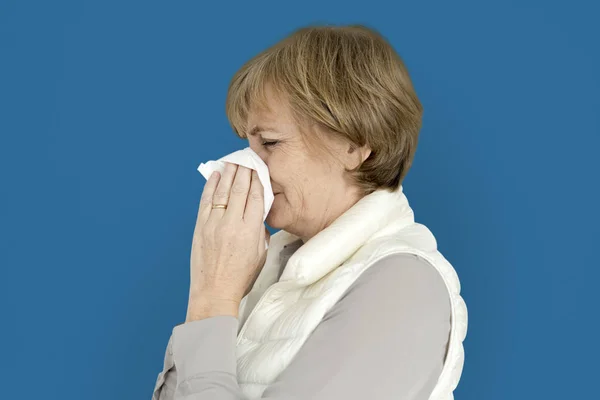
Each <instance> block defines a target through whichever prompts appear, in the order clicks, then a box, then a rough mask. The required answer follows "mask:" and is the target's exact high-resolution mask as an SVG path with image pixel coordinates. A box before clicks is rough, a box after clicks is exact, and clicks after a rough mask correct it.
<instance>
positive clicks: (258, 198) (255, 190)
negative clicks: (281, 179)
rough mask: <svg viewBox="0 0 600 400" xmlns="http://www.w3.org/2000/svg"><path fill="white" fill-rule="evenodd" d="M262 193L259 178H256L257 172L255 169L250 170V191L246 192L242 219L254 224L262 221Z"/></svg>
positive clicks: (263, 210)
mask: <svg viewBox="0 0 600 400" xmlns="http://www.w3.org/2000/svg"><path fill="white" fill-rule="evenodd" d="M264 193H265V192H264V188H263V185H262V183H261V182H260V179H258V174H257V173H256V171H255V170H252V179H251V181H250V192H249V193H248V201H247V202H246V210H245V212H244V221H246V222H248V223H256V224H259V223H261V222H262V218H263V214H264V212H265V200H264Z"/></svg>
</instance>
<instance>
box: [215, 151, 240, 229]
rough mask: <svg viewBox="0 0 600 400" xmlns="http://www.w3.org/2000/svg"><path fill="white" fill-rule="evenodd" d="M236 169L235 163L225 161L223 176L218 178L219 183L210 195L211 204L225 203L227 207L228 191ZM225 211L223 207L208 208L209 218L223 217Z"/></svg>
mask: <svg viewBox="0 0 600 400" xmlns="http://www.w3.org/2000/svg"><path fill="white" fill-rule="evenodd" d="M236 171H237V164H233V163H229V162H228V163H225V170H224V171H223V176H221V179H220V180H219V184H218V185H217V188H216V189H215V192H214V193H213V196H212V204H213V205H217V204H226V205H227V207H229V204H228V203H229V192H230V191H231V185H232V184H233V179H234V178H235V173H236ZM225 212H227V210H226V209H224V208H212V207H211V210H210V215H209V218H217V219H221V218H223V215H225Z"/></svg>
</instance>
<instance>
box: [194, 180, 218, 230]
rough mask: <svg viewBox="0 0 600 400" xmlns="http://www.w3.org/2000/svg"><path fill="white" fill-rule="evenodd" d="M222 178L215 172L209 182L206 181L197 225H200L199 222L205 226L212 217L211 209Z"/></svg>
mask: <svg viewBox="0 0 600 400" xmlns="http://www.w3.org/2000/svg"><path fill="white" fill-rule="evenodd" d="M220 178H221V174H220V173H219V171H214V172H213V173H212V174H211V175H210V177H209V178H208V181H206V184H205V185H204V189H203V191H202V196H201V197H200V208H199V210H198V217H197V218H196V225H198V222H200V223H201V225H204V223H205V222H206V220H207V219H208V216H209V215H210V209H211V207H212V202H213V194H214V193H215V190H216V189H217V184H218V183H219V179H220Z"/></svg>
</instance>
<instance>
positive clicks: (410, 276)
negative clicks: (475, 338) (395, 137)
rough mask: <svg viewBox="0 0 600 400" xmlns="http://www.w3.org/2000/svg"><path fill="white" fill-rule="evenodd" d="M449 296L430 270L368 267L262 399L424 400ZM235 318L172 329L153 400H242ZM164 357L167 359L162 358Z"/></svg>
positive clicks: (443, 338) (439, 357)
mask: <svg viewBox="0 0 600 400" xmlns="http://www.w3.org/2000/svg"><path fill="white" fill-rule="evenodd" d="M450 315H451V314H450V298H449V294H448V291H447V289H446V286H445V283H444V281H443V279H442V277H441V275H440V274H439V272H437V270H435V268H434V267H433V266H432V265H430V264H429V263H428V262H426V261H425V260H423V259H421V258H419V257H418V256H415V255H407V254H401V255H400V254H396V255H390V256H388V257H385V258H384V259H382V260H380V261H378V262H377V263H376V264H374V265H372V266H371V267H369V268H368V269H367V270H366V271H365V272H363V273H362V275H361V276H360V277H359V278H358V279H357V280H356V281H355V282H353V284H352V285H351V286H350V287H349V288H348V289H347V290H346V292H345V293H344V295H343V296H342V297H341V298H340V299H339V301H338V302H337V303H336V304H335V305H334V306H333V307H332V308H331V309H330V310H329V311H328V312H327V313H326V314H325V316H324V317H323V319H322V321H321V322H320V323H319V325H318V326H317V327H316V328H315V330H314V331H313V332H312V334H311V335H310V336H309V337H308V339H307V340H306V342H305V343H304V345H303V346H302V348H301V349H300V350H299V351H298V353H297V354H296V356H295V357H294V358H293V360H292V361H291V363H290V364H289V365H288V367H287V368H286V369H285V370H284V371H283V372H282V373H281V374H280V375H279V376H278V378H277V379H276V380H275V381H274V382H273V383H272V384H271V385H270V386H269V387H267V388H266V389H265V391H264V393H263V396H262V398H263V399H268V400H292V399H294V400H308V399H311V400H325V399H327V400H330V399H346V400H358V399H360V400H363V399H365V398H377V399H382V400H385V399H403V400H427V399H428V398H429V395H430V394H431V392H432V391H433V388H434V387H435V385H436V383H437V379H438V377H439V375H440V372H441V370H442V366H443V363H444V359H445V355H446V350H447V345H448V339H449V334H450V323H451V321H450ZM237 331H238V319H237V318H235V317H232V316H217V317H211V318H207V319H203V320H199V321H193V322H189V323H185V324H181V325H178V326H176V327H175V328H174V329H173V334H172V336H171V338H170V340H169V345H168V348H167V355H166V357H165V369H167V368H170V369H169V371H168V372H165V370H163V372H161V374H159V377H158V380H157V384H156V387H155V392H154V396H153V398H152V399H153V400H183V399H186V400H206V399H211V400H246V397H245V396H244V394H243V393H242V391H241V390H240V388H239V386H238V384H237V377H236V358H235V343H236V336H237ZM170 352H171V353H170Z"/></svg>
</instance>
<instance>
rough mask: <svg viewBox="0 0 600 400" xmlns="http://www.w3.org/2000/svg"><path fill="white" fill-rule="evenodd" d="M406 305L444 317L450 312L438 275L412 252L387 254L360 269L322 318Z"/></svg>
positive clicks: (391, 309)
mask: <svg viewBox="0 0 600 400" xmlns="http://www.w3.org/2000/svg"><path fill="white" fill-rule="evenodd" d="M406 306H410V307H411V310H413V312H414V313H420V312H434V313H435V314H436V315H439V316H442V317H445V316H448V315H450V295H449V293H448V290H447V288H446V284H445V282H444V279H443V277H442V275H441V274H440V272H438V270H437V269H436V268H435V267H434V266H433V265H432V264H431V263H429V262H428V261H427V260H425V259H424V258H422V257H420V256H418V255H416V254H407V253H398V254H391V255H389V256H386V257H384V258H382V259H380V260H378V261H376V262H375V263H374V264H372V265H371V266H369V267H368V268H367V269H366V270H365V271H363V272H362V273H361V274H360V276H358V278H356V280H355V281H354V282H353V283H352V284H351V285H350V286H349V287H348V288H347V289H346V291H345V292H344V294H343V295H342V296H341V297H340V299H339V300H338V301H337V303H336V304H335V305H334V307H333V308H332V309H330V310H329V312H328V313H327V314H326V315H325V318H329V317H331V316H333V315H334V314H340V313H348V314H350V317H351V316H352V315H360V314H362V313H363V312H368V311H369V310H373V308H377V309H379V310H385V311H389V312H394V310H399V309H400V308H405V307H406ZM350 310H352V311H350ZM404 311H406V310H404Z"/></svg>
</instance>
